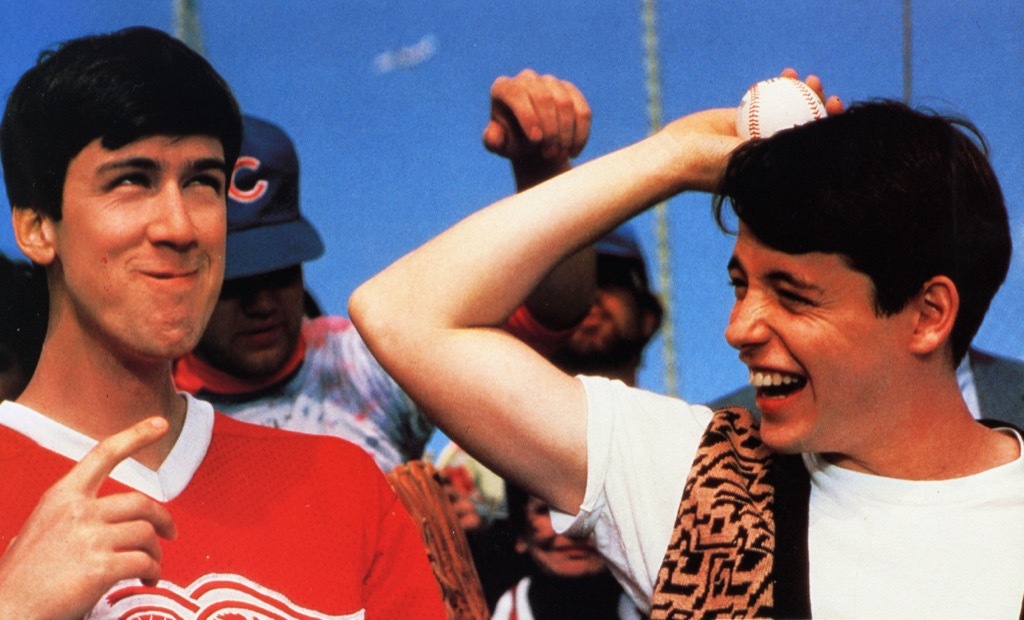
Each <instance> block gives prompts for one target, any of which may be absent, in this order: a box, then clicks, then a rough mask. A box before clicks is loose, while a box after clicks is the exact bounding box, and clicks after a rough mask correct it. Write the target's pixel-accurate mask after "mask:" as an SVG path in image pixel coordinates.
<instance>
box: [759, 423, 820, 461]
mask: <svg viewBox="0 0 1024 620" xmlns="http://www.w3.org/2000/svg"><path fill="white" fill-rule="evenodd" d="M761 441H763V442H764V445H765V446H767V447H768V449H770V450H771V451H772V452H775V453H776V454H799V453H801V452H807V451H808V450H807V437H806V435H805V434H804V433H800V432H798V431H797V430H796V429H793V428H787V427H786V426H781V425H778V424H772V423H770V422H769V423H765V422H763V421H762V423H761Z"/></svg>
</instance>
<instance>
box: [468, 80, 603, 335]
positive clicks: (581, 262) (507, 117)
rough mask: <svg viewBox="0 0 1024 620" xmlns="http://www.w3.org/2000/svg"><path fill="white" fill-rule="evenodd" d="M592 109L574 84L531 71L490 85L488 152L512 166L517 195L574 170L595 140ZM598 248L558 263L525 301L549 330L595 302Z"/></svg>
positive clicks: (562, 325) (563, 325) (485, 135)
mask: <svg viewBox="0 0 1024 620" xmlns="http://www.w3.org/2000/svg"><path fill="white" fill-rule="evenodd" d="M590 116H591V113H590V106H589V105H588V104H587V100H586V98H584V96H583V93H581V92H580V91H579V89H578V88H576V86H575V85H573V84H571V83H570V82H567V81H565V80H560V79H558V78H556V77H554V76H552V75H538V74H537V73H536V72H535V71H532V70H530V69H526V70H524V71H522V72H520V73H519V74H518V75H516V76H515V77H505V76H502V77H499V78H498V79H497V80H495V81H494V84H493V85H492V86H491V114H490V120H489V122H488V124H487V127H486V128H485V129H484V133H483V142H484V147H486V148H487V150H489V151H491V152H492V153H495V154H497V155H500V156H502V157H505V158H507V159H508V160H509V163H511V165H512V173H513V175H514V176H515V181H516V191H519V192H522V191H525V190H527V189H529V188H531V187H533V186H535V185H537V184H539V183H542V182H544V181H546V180H548V179H550V178H552V177H554V176H557V175H559V174H561V173H563V172H565V171H567V170H569V169H570V168H571V167H572V164H570V159H572V158H574V157H576V156H578V155H579V154H580V152H582V151H583V147H584V146H586V144H587V139H588V138H589V137H590ZM595 280H596V273H595V254H594V248H593V247H591V246H587V247H585V248H583V249H582V250H580V251H578V252H576V253H575V254H573V255H572V256H570V257H569V258H567V259H566V260H564V261H562V262H561V263H559V264H558V266H556V267H555V268H554V269H553V270H552V271H551V272H550V273H548V275H547V276H546V277H545V278H544V279H543V280H542V281H541V282H540V283H539V284H538V285H537V287H536V288H534V290H533V291H532V292H531V293H530V296H529V297H527V299H526V302H525V304H526V307H527V309H528V310H529V311H530V313H531V314H532V315H533V316H534V317H535V318H536V319H537V320H538V321H540V322H541V323H542V324H543V325H544V326H546V327H548V328H551V329H562V328H566V327H569V326H571V325H573V324H575V322H576V321H578V320H579V319H580V317H582V316H583V315H584V314H586V312H587V310H588V309H589V308H590V304H591V303H592V302H593V299H594V293H595Z"/></svg>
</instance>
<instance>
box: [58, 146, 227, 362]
mask: <svg viewBox="0 0 1024 620" xmlns="http://www.w3.org/2000/svg"><path fill="white" fill-rule="evenodd" d="M225 170H226V168H225V163H224V153H223V149H222V147H221V144H220V142H219V141H218V140H216V139H214V138H210V137H204V136H186V137H170V136H150V137H146V138H142V139H139V140H136V141H134V142H131V143H129V144H127V145H125V146H124V147H121V148H119V149H115V150H108V149H106V148H104V147H103V145H102V144H101V143H100V140H99V139H96V140H93V141H92V142H90V143H89V144H88V145H87V146H86V147H85V148H84V149H82V151H80V152H79V153H78V154H77V155H76V156H75V157H74V158H73V159H72V160H71V162H70V163H69V164H68V170H67V176H66V179H65V183H64V193H63V217H62V218H61V220H60V221H58V222H53V221H52V220H49V219H45V220H44V221H43V223H42V233H41V235H42V236H43V237H46V238H48V239H49V242H48V243H49V245H48V247H50V248H52V254H51V255H50V256H49V258H48V260H47V261H46V262H49V263H52V264H51V267H52V268H54V269H56V270H57V272H58V273H59V278H58V282H59V284H58V288H57V296H56V297H55V298H54V299H53V300H52V304H53V306H54V308H55V309H56V310H55V311H56V312H58V313H59V314H58V319H57V328H58V329H62V328H71V329H78V330H80V331H81V332H82V333H84V334H87V335H89V337H91V338H93V339H94V340H95V341H96V342H99V343H100V344H101V345H102V346H106V347H108V348H110V349H111V350H114V351H115V352H116V354H117V355H119V356H124V357H126V358H128V359H135V360H148V361H166V360H170V359H173V358H175V357H177V356H180V355H182V354H183V353H185V352H187V351H188V350H190V349H191V348H192V347H193V346H195V343H196V342H197V341H198V339H199V336H200V334H201V333H202V329H203V326H204V325H205V322H206V320H207V318H208V317H209V315H210V312H211V311H212V310H213V304H214V303H215V302H216V299H217V292H218V290H219V288H220V283H221V278H222V276H223V272H224V262H223V257H224V235H225V213H226V212H225V187H226V174H225ZM65 321H67V323H64V324H63V325H61V324H62V323H63V322H65ZM51 324H52V322H51Z"/></svg>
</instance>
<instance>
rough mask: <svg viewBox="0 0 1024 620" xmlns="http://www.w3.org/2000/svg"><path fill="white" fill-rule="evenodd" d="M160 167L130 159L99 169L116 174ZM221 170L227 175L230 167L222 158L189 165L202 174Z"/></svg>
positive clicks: (137, 158)
mask: <svg viewBox="0 0 1024 620" xmlns="http://www.w3.org/2000/svg"><path fill="white" fill-rule="evenodd" d="M159 168H160V165H159V164H157V163H156V161H154V160H152V159H150V158H148V157H130V158H128V159H119V160H117V161H112V162H108V163H105V164H103V165H101V166H100V167H99V168H98V171H99V172H100V173H108V172H116V171H118V170H157V169H159ZM211 169H215V170H220V171H222V172H224V173H225V174H227V172H228V165H227V162H225V161H224V160H223V159H221V158H220V157H204V158H202V159H197V160H195V161H190V162H189V163H188V170H189V171H191V172H201V171H205V170H211Z"/></svg>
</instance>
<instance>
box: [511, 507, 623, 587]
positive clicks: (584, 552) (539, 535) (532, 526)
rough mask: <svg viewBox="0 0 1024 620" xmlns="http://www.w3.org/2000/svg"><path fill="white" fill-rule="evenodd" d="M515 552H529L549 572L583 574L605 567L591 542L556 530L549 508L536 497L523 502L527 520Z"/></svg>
mask: <svg viewBox="0 0 1024 620" xmlns="http://www.w3.org/2000/svg"><path fill="white" fill-rule="evenodd" d="M516 551H518V552H519V553H529V554H530V557H531V558H533V561H534V562H535V563H536V564H537V567H538V568H540V570H542V571H544V572H545V573H547V574H549V575H558V576H560V577H586V576H590V575H596V574H598V573H600V572H602V571H604V570H607V567H606V565H605V562H604V559H603V558H602V557H601V556H600V555H599V554H598V553H597V550H596V549H595V548H594V546H593V545H592V544H591V543H590V541H588V540H585V539H582V538H570V537H568V536H564V535H562V534H556V533H555V530H554V529H553V528H552V527H551V514H550V508H548V505H547V503H546V502H544V501H543V500H540V499H537V498H536V497H531V498H529V500H528V501H527V503H526V523H525V526H524V532H523V534H522V535H520V536H519V538H518V540H517V541H516Z"/></svg>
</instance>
